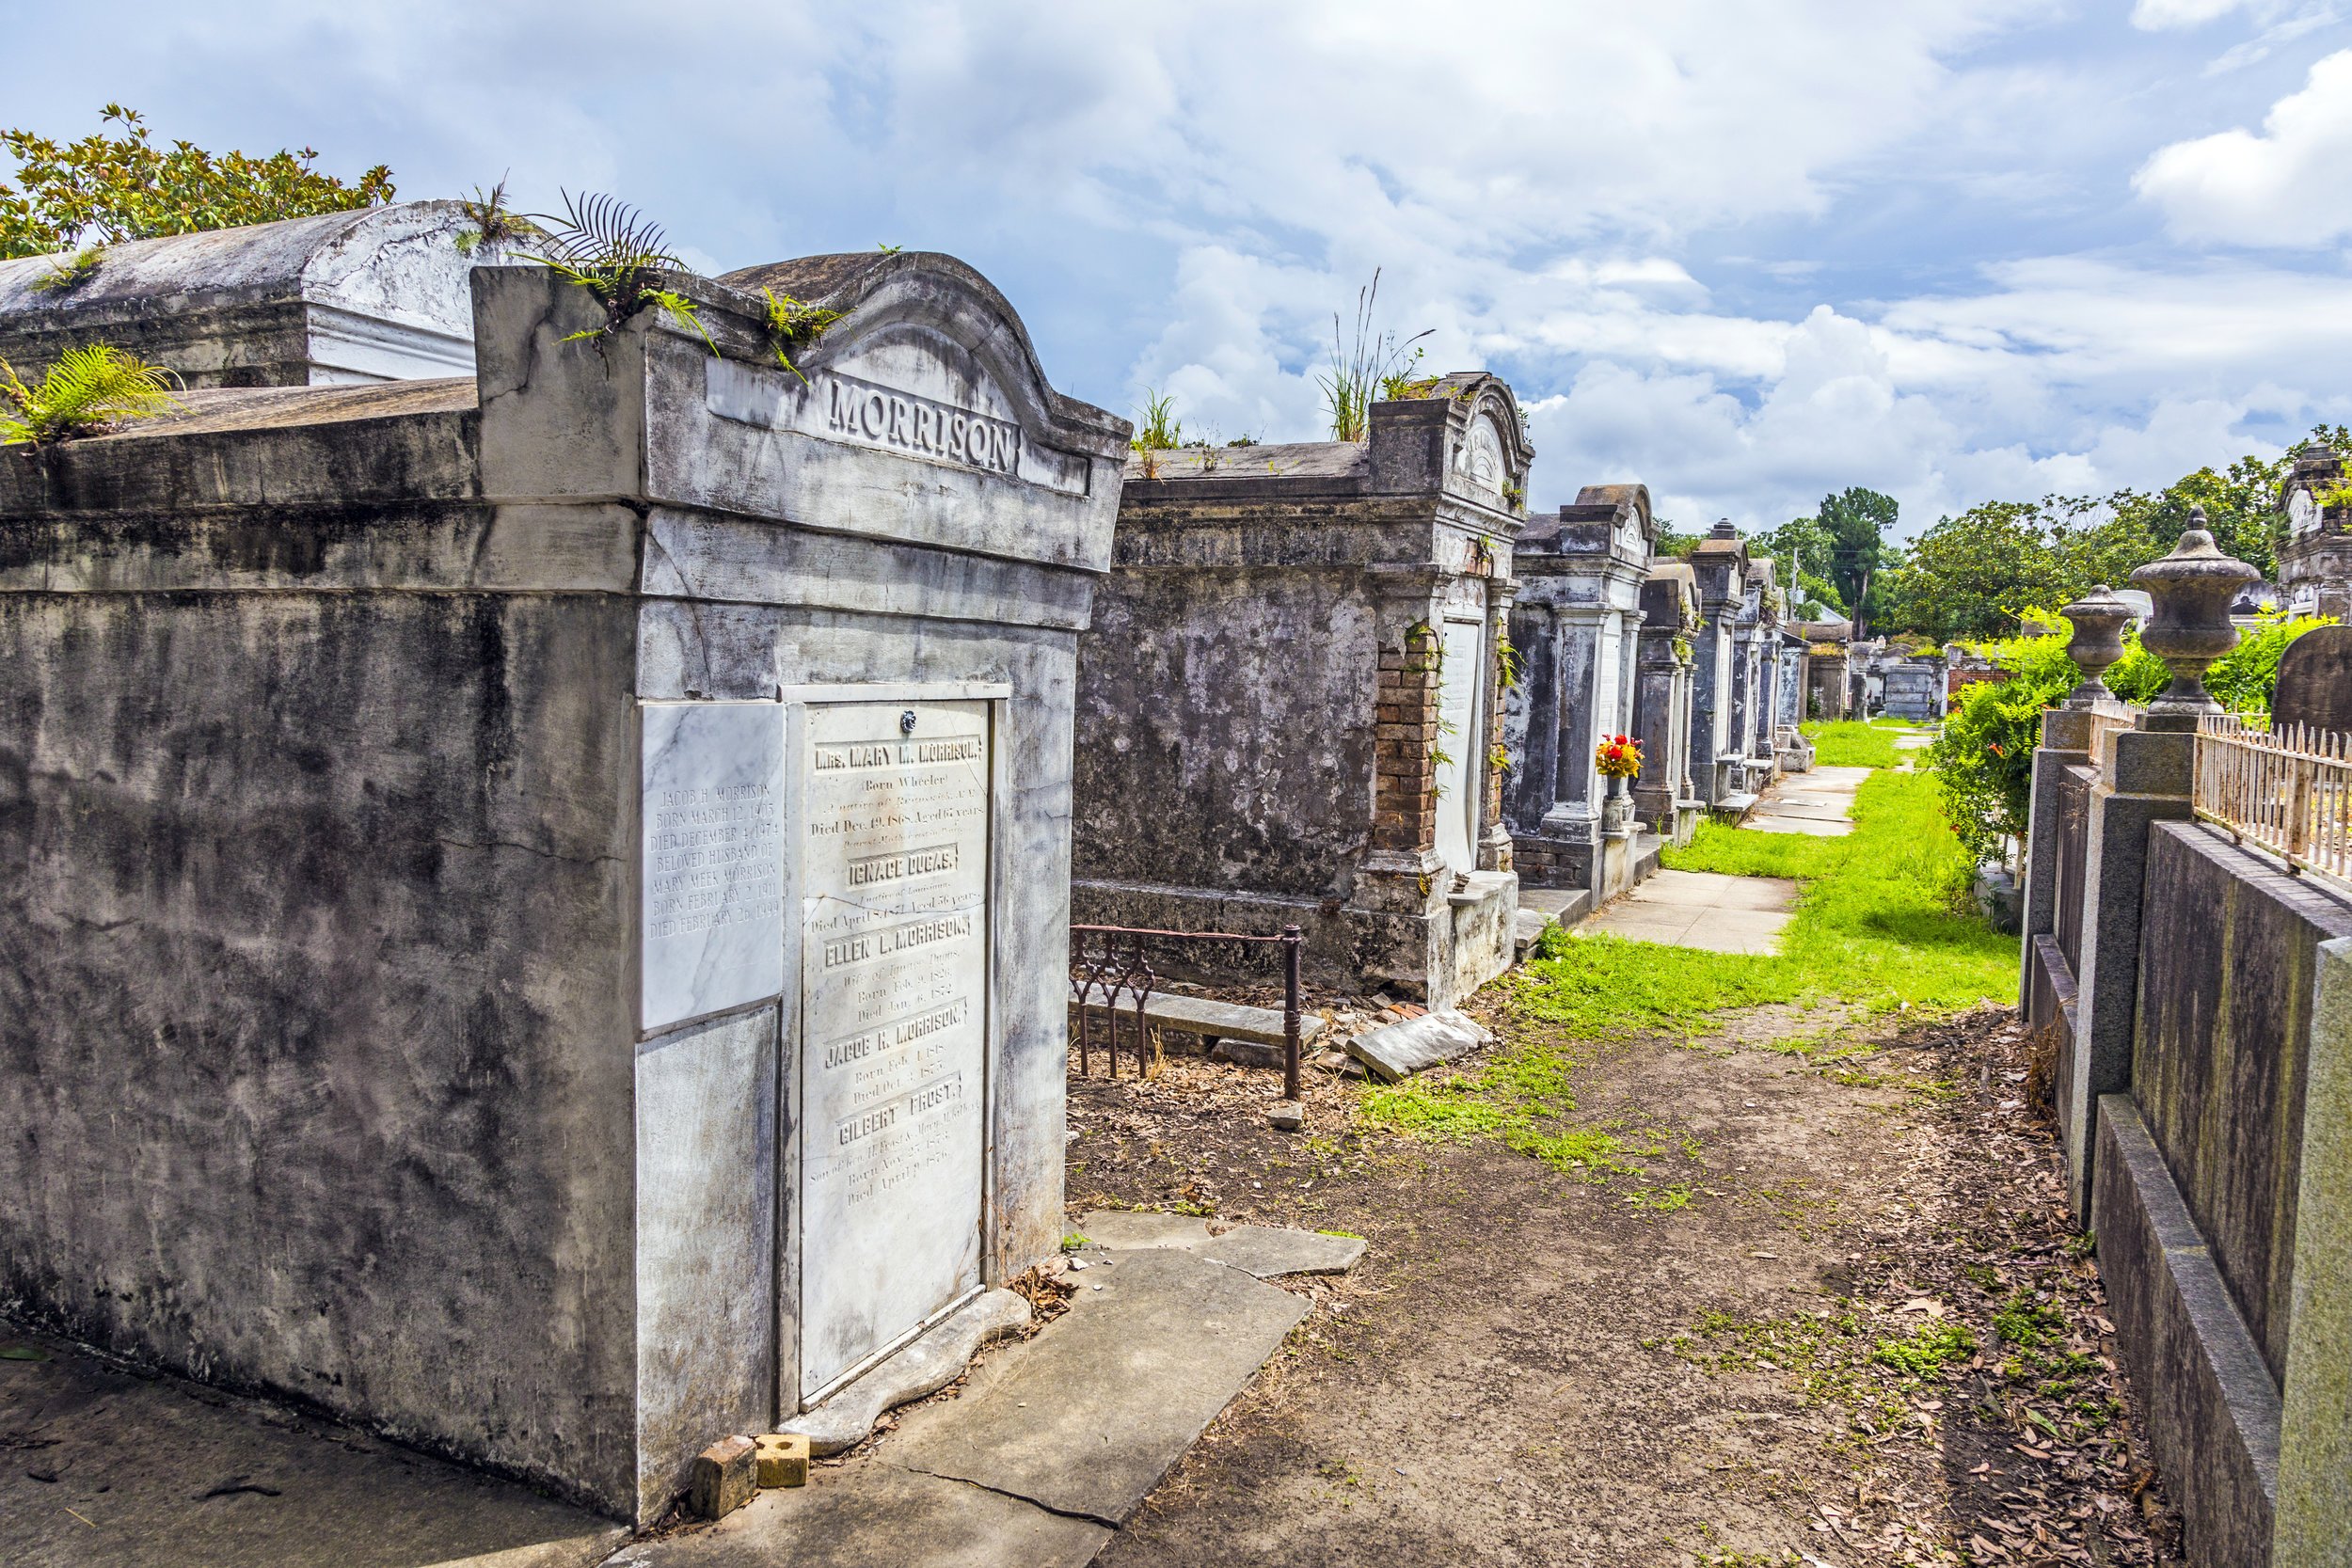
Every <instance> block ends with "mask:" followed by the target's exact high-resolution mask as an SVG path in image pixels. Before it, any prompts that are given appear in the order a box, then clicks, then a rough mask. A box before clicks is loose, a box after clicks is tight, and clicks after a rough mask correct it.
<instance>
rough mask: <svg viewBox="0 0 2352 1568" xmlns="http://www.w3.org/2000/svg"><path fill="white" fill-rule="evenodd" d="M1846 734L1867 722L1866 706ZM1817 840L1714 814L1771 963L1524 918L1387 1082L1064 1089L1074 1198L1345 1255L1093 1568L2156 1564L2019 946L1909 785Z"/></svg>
mask: <svg viewBox="0 0 2352 1568" xmlns="http://www.w3.org/2000/svg"><path fill="white" fill-rule="evenodd" d="M1855 728H1857V729H1859V728H1861V726H1855ZM1856 744H1867V745H1869V746H1870V747H1871V748H1873V749H1874V750H1883V760H1882V761H1879V763H1878V766H1877V768H1875V769H1874V770H1873V771H1872V772H1871V773H1870V774H1869V776H1868V777H1867V779H1866V780H1864V781H1862V782H1861V783H1860V784H1859V787H1858V788H1857V790H1856V792H1855V798H1854V807H1853V822H1854V826H1853V832H1852V833H1851V835H1849V836H1847V837H1843V838H1828V837H1819V836H1812V835H1804V834H1766V833H1758V832H1751V831H1746V830H1727V829H1721V828H1715V827H1709V828H1708V829H1707V830H1705V831H1703V832H1702V834H1701V836H1700V838H1699V840H1698V842H1697V843H1696V844H1694V845H1693V846H1692V847H1691V848H1690V849H1689V850H1686V851H1681V852H1678V853H1677V855H1675V856H1672V857H1670V859H1673V860H1675V861H1677V863H1679V864H1680V865H1681V867H1682V868H1683V869H1685V870H1686V871H1695V872H1700V873H1714V874H1719V875H1740V876H1753V875H1774V876H1784V877H1788V878H1790V879H1796V880H1800V881H1802V882H1803V883H1804V887H1805V891H1804V895H1803V897H1802V898H1801V900H1800V902H1799V904H1798V906H1797V908H1796V910H1795V911H1794V912H1793V918H1791V920H1790V921H1789V923H1788V927H1787V929H1786V931H1785V933H1784V935H1783V940H1782V942H1781V947H1780V951H1779V952H1778V953H1776V954H1772V955H1769V956H1754V955H1731V954H1723V953H1717V952H1710V951H1707V950H1704V949H1697V948H1688V947H1669V946H1661V945H1658V944H1654V943H1649V942H1632V941H1627V940H1624V939H1622V938H1619V937H1614V936H1610V935H1607V934H1598V935H1591V936H1583V937H1570V936H1567V935H1566V934H1565V933H1558V932H1554V933H1550V934H1548V935H1547V937H1546V939H1545V942H1544V944H1543V948H1542V952H1543V954H1544V955H1545V956H1543V957H1541V958H1537V959H1536V960H1535V961H1534V963H1532V964H1531V965H1530V967H1529V968H1528V969H1527V970H1526V971H1525V972H1523V973H1522V974H1519V975H1518V976H1516V977H1514V978H1513V979H1511V980H1508V981H1506V982H1504V983H1503V984H1502V985H1499V986H1497V987H1494V988H1490V989H1489V990H1488V991H1487V992H1486V993H1485V994H1484V995H1483V996H1482V997H1481V998H1480V1000H1479V1003H1478V1004H1477V1006H1476V1007H1475V1008H1474V1010H1475V1011H1477V1012H1478V1013H1479V1014H1480V1016H1481V1017H1482V1018H1483V1019H1484V1020H1485V1021H1486V1022H1487V1023H1488V1024H1490V1025H1491V1026H1492V1027H1493V1028H1495V1030H1496V1031H1497V1033H1498V1040H1497V1042H1496V1043H1495V1044H1494V1045H1493V1046H1492V1047H1490V1048H1488V1049H1486V1050H1485V1051H1483V1052H1481V1053H1477V1054H1475V1055H1473V1056H1471V1057H1470V1058H1468V1059H1466V1060H1464V1061H1463V1062H1460V1063H1458V1064H1456V1065H1455V1066H1454V1068H1452V1069H1440V1070H1439V1071H1438V1072H1436V1073H1432V1074H1428V1075H1425V1076H1423V1077H1422V1078H1419V1079H1415V1080H1412V1081H1410V1082H1408V1083H1406V1084H1403V1085H1394V1086H1391V1087H1373V1086H1369V1085H1364V1084H1362V1083H1360V1082H1359V1081H1355V1080H1350V1079H1343V1078H1336V1077H1332V1076H1329V1075H1327V1074H1319V1075H1317V1076H1316V1078H1315V1080H1314V1083H1313V1085H1311V1094H1310V1101H1309V1108H1308V1124H1307V1131H1306V1132H1305V1133H1304V1134H1302V1135H1285V1134H1282V1133H1279V1132H1272V1131H1270V1130H1269V1129H1267V1128H1266V1126H1265V1125H1264V1122H1263V1117H1260V1116H1258V1115H1256V1114H1254V1112H1255V1110H1256V1108H1257V1107H1258V1105H1259V1103H1260V1102H1261V1101H1263V1100H1264V1099H1266V1098H1268V1097H1270V1096H1271V1095H1272V1094H1274V1093H1276V1092H1278V1090H1277V1089H1276V1087H1275V1085H1274V1083H1273V1080H1272V1075H1271V1074H1267V1073H1264V1072H1262V1071H1252V1070H1250V1069H1243V1068H1238V1067H1232V1066H1228V1065H1225V1064H1221V1063H1213V1062H1208V1061H1205V1060H1200V1059H1199V1058H1179V1059H1176V1060H1174V1061H1171V1063H1170V1064H1169V1066H1168V1069H1166V1070H1165V1071H1164V1072H1163V1073H1162V1074H1161V1076H1159V1077H1158V1078H1156V1079H1154V1080H1152V1081H1150V1082H1148V1083H1142V1084H1138V1083H1137V1082H1136V1080H1134V1079H1132V1078H1130V1079H1127V1080H1123V1081H1121V1082H1120V1083H1119V1084H1117V1085H1111V1084H1108V1083H1105V1082H1104V1081H1102V1080H1094V1081H1090V1082H1085V1083H1075V1082H1073V1103H1072V1114H1071V1121H1072V1127H1073V1132H1074V1133H1075V1134H1076V1136H1075V1138H1074V1140H1073V1143H1072V1146H1071V1174H1070V1188H1071V1197H1072V1200H1073V1209H1072V1212H1073V1224H1074V1223H1076V1222H1075V1218H1074V1216H1076V1215H1078V1214H1080V1213H1082V1212H1084V1211H1086V1210H1089V1209H1094V1208H1103V1207H1117V1206H1132V1207H1136V1208H1146V1209H1163V1210H1167V1209H1173V1210H1179V1211H1183V1212H1198V1213H1207V1214H1214V1215H1216V1216H1217V1218H1218V1221H1219V1222H1220V1223H1222V1222H1229V1221H1230V1222H1241V1221H1257V1222H1264V1223H1270V1224H1280V1225H1292V1226H1304V1227H1318V1228H1323V1229H1329V1230H1338V1231H1348V1232H1353V1233H1357V1234H1360V1235H1362V1236H1364V1237H1366V1238H1367V1239H1368V1240H1369V1243H1370V1246H1369V1250H1368V1253H1367V1255H1366V1258H1365V1260H1364V1262H1363V1263H1362V1265H1361V1266H1360V1267H1359V1270H1358V1272H1357V1273H1356V1274H1355V1275H1353V1276H1352V1277H1351V1278H1349V1279H1347V1280H1346V1281H1344V1282H1343V1283H1340V1284H1338V1285H1337V1286H1336V1287H1334V1286H1331V1285H1318V1286H1317V1287H1315V1291H1314V1299H1313V1303H1312V1310H1311V1312H1310V1313H1309V1315H1308V1316H1307V1318H1306V1319H1305V1321H1304V1322H1303V1323H1301V1324H1300V1325H1299V1327H1298V1328H1297V1329H1296V1330H1295V1331H1294V1332H1293V1334H1292V1336H1291V1338H1290V1340H1289V1342H1288V1344H1287V1346H1286V1348H1285V1350H1284V1352H1283V1354H1281V1355H1279V1356H1278V1357H1277V1359H1276V1360H1275V1362H1274V1363H1273V1364H1272V1365H1271V1366H1270V1367H1269V1368H1268V1370H1266V1372H1265V1373H1264V1374H1263V1375H1262V1376H1261V1378H1260V1379H1259V1380H1258V1382H1257V1383H1256V1384H1255V1385H1254V1386H1252V1387H1251V1388H1250V1389H1249V1390H1248V1391H1247V1392H1245V1393H1244V1394H1243V1395H1242V1396H1241V1397H1240V1398H1239V1399H1238V1400H1237V1401H1236V1402H1234V1404H1233V1405H1232V1407H1231V1408H1230V1409H1228V1410H1227V1412H1226V1413H1225V1415H1224V1416H1223V1417H1221V1418H1219V1420H1218V1421H1217V1422H1216V1424H1214V1425H1213V1426H1212V1427H1211V1428H1210V1429H1209V1432H1208V1433H1207V1434H1206V1435H1205V1436H1204V1438H1203V1439H1202V1441H1201V1442H1200V1444H1199V1445H1197V1446H1196V1447H1195V1448H1194V1449H1193V1450H1192V1452H1191V1453H1190V1454H1189V1455H1188V1456H1187V1458H1186V1460H1185V1462H1184V1465H1182V1466H1180V1467H1179V1469H1178V1470H1177V1471H1176V1472H1175V1474H1174V1475H1173V1476H1171V1478H1170V1479H1169V1480H1168V1481H1167V1482H1166V1483H1164V1484H1163V1485H1162V1486H1161V1487H1160V1488H1159V1489H1158V1490H1157V1491H1156V1492H1154V1493H1153V1495H1152V1497H1150V1498H1149V1499H1148V1500H1147V1501H1146V1503H1145V1505H1144V1507H1143V1508H1142V1509H1141V1511H1140V1512H1139V1513H1137V1514H1136V1516H1135V1517H1134V1518H1133V1519H1131V1520H1129V1521H1128V1522H1127V1524H1126V1526H1125V1528H1123V1529H1122V1530H1120V1532H1119V1533H1118V1534H1117V1535H1116V1536H1114V1537H1113V1538H1112V1539H1111V1540H1110V1542H1109V1543H1108V1544H1107V1545H1106V1546H1105V1547H1104V1552H1103V1555H1102V1556H1101V1558H1100V1559H1099V1560H1100V1561H1102V1562H1104V1563H1105V1564H1110V1565H1113V1568H1140V1565H1147V1564H1194V1563H1199V1564H1209V1563H1230V1562H1242V1561H1281V1562H1285V1563H1293V1564H1322V1563H1328V1564H1343V1563H1345V1564H1353V1563H1364V1562H1374V1561H1377V1562H1381V1563H1384V1564H1391V1565H1410V1564H1424V1563H1425V1564H1438V1563H1459V1562H1494V1563H1573V1564H1605V1565H1625V1568H1636V1565H1639V1568H1656V1565H1660V1564H1674V1565H1683V1564H1696V1565H1701V1568H1752V1565H1765V1564H1823V1563H1826V1564H1832V1565H1835V1568H1865V1565H1875V1564H1928V1563H1962V1562H1966V1563H1989V1562H2096V1563H2108V1562H2114V1563H2126V1562H2130V1563H2146V1562H2169V1561H2177V1560H2178V1558H2177V1548H2176V1547H2175V1545H2174V1543H2175V1542H2176V1541H2177V1527H2176V1524H2175V1521H2174V1518H2173V1516H2172V1515H2171V1513H2169V1509H2168V1508H2167V1506H2166V1504H2165V1501H2164V1499H2163V1498H2162V1497H2161V1496H2160V1492H2159V1489H2158V1487H2157V1486H2156V1485H2155V1484H2153V1482H2152V1481H2150V1480H2149V1467H2148V1465H2147V1464H2146V1463H2145V1459H2144V1456H2143V1454H2142V1453H2141V1451H2140V1449H2138V1447H2137V1441H2136V1438H2135V1436H2134V1429H2133V1424H2132V1420H2131V1418H2130V1417H2129V1415H2128V1414H2127V1413H2126V1410H2125V1404H2124V1398H2125V1395H2124V1390H2122V1388H2120V1387H2119V1386H2118V1382H2117V1379H2116V1376H2115V1374H2114V1372H2113V1371H2112V1370H2111V1361H2110V1359H2109V1356H2110V1354H2111V1347H2110V1345H2109V1343H2108V1335H2109V1330H2108V1328H2107V1325H2106V1322H2105V1320H2104V1319H2103V1318H2102V1316H2101V1311H2102V1302H2101V1296H2100V1291H2099V1286H2098V1281H2097V1277H2096V1274H2095V1271H2094V1269H2093V1266H2092V1264H2091V1262H2090V1259H2088V1258H2087V1257H2085V1256H2083V1255H2082V1250H2081V1249H2080V1248H2079V1247H2078V1246H2077V1245H2075V1244H2074V1241H2073V1239H2072V1237H2071V1234H2070V1230H2069V1227H2068V1226H2067V1225H2066V1222H2065V1216H2064V1211H2063V1205H2062V1200H2061V1197H2060V1190H2059V1186H2058V1177H2057V1163H2056V1153H2055V1149H2054V1146H2053V1144H2052V1142H2051V1138H2050V1135H2049V1129H2048V1128H2047V1126H2046V1125H2045V1124H2044V1123H2043V1122H2042V1121H2041V1120H2040V1119H2039V1114H2038V1112H2037V1110H2036V1108H2035V1107H2036V1106H2038V1104H2039V1103H2040V1101H2041V1095H2040V1089H2041V1085H2040V1084H2039V1083H2037V1082H2035V1081H2034V1079H2035V1075H2036V1074H2037V1073H2038V1072H2044V1071H2046V1070H2047V1064H2046V1062H2044V1063H2042V1064H2040V1065H2039V1066H2038V1065H2037V1063H2036V1061H2035V1059H2034V1058H2033V1056H2032V1053H2031V1052H2030V1051H2029V1049H2028V1042H2027V1041H2026V1039H2025V1038H2024V1037H2023V1036H2022V1034H2021V1032H2020V1031H2019V1029H2018V1028H2017V1027H2016V1026H2015V1025H2014V1024H2013V1023H2012V1022H2010V1018H2009V1015H2008V1013H2007V1011H2006V1010H2005V1009H2004V1008H2002V1007H2001V1006H1998V1005H1997V1003H1995V1002H1993V1001H1991V1000H1988V999H1994V998H1999V997H2002V996H2005V995H2006V994H2007V992H2008V991H2009V990H2010V988H2011V985H2012V978H2011V977H2012V974H2013V971H2014V948H2013V944H2012V943H2011V942H2010V939H2007V938H2003V937H2000V936H1997V935H1995V934H1994V933H1992V932H1991V931H1989V930H1987V929H1986V928H1985V927H1982V926H1981V925H1980V924H1979V923H1978V922H1976V921H1975V920H1974V919H1973V918H1971V917H1968V916H1963V915H1961V914H1957V913H1955V912H1953V907H1952V905H1951V904H1950V902H1948V901H1947V896H1946V895H1945V893H1944V892H1943V891H1942V890H1943V889H1944V888H1945V887H1947V886H1948V885H1949V883H1950V880H1951V878H1952V875H1953V872H1954V867H1953V866H1952V865H1951V864H1950V861H1951V860H1952V859H1953V851H1952V848H1951V847H1950V842H1949V835H1948V833H1947V832H1946V831H1945V830H1944V828H1943V824H1942V822H1941V819H1940V817H1939V816H1937V815H1936V813H1935V809H1934V798H1933V788H1934V785H1933V781H1932V780H1931V779H1930V778H1928V777H1926V776H1924V775H1915V774H1912V773H1909V772H1907V771H1896V770H1894V769H1893V767H1892V765H1893V763H1894V760H1895V759H1894V754H1893V753H1894V747H1893V745H1892V736H1886V735H1883V734H1882V735H1876V736H1865V737H1863V738H1862V740H1860V741H1858V742H1856Z"/></svg>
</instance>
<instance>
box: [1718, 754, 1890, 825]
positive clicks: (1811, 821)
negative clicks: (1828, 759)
mask: <svg viewBox="0 0 2352 1568" xmlns="http://www.w3.org/2000/svg"><path fill="white" fill-rule="evenodd" d="M1869 776H1870V769H1868V768H1814V769H1813V770H1812V771H1811V772H1809V773H1805V774H1803V775H1800V776H1798V777H1796V778H1785V779H1782V780H1780V781H1779V782H1777V783H1775V784H1773V785H1772V787H1771V788H1769V789H1767V790H1765V792H1764V793H1763V795H1762V796H1761V797H1760V798H1759V799H1758V800H1757V801H1756V809H1755V811H1753V812H1752V813H1750V814H1749V816H1748V819H1747V820H1746V821H1745V822H1743V823H1741V824H1740V826H1741V827H1744V828H1747V829H1749V830H1750V831H1752V832H1765V833H1804V834H1807V835H1809V836H1811V837H1815V838H1843V837H1845V836H1846V835H1847V834H1849V833H1851V832H1853V798H1854V795H1855V793H1856V792H1857V791H1858V790H1860V789H1861V787H1862V781H1863V780H1865V779H1867V778H1868V777H1869Z"/></svg>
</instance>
